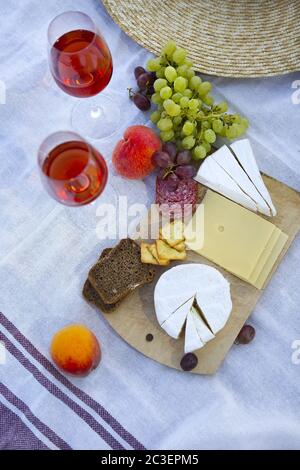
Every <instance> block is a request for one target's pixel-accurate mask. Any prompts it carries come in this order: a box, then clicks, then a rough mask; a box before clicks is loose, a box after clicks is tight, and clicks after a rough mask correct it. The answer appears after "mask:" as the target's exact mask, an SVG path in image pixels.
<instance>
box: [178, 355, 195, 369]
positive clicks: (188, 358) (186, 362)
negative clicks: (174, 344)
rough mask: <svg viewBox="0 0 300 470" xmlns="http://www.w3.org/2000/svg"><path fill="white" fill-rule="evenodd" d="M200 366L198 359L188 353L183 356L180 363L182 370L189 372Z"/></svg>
mask: <svg viewBox="0 0 300 470" xmlns="http://www.w3.org/2000/svg"><path fill="white" fill-rule="evenodd" d="M197 364H198V358H197V356H196V355H195V354H194V353H187V354H185V355H184V356H183V358H182V359H181V361H180V366H181V369H182V370H185V371H186V372H189V371H190V370H193V369H195V367H196V366H197Z"/></svg>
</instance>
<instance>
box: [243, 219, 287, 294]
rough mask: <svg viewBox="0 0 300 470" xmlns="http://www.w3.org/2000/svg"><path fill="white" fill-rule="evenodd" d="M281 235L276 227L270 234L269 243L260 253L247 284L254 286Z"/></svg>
mask: <svg viewBox="0 0 300 470" xmlns="http://www.w3.org/2000/svg"><path fill="white" fill-rule="evenodd" d="M281 233H282V232H281V230H280V229H279V228H277V227H276V229H275V230H274V232H273V233H272V236H271V239H270V240H269V243H268V244H267V246H266V248H265V249H264V251H263V252H262V255H261V256H260V258H259V260H258V262H257V264H256V266H255V268H254V269H253V271H252V273H251V275H250V277H249V282H250V283H251V284H253V285H255V282H256V280H257V278H258V277H259V276H260V274H261V272H262V270H263V269H264V266H265V264H266V263H267V261H268V259H269V257H270V256H271V254H272V251H273V250H274V248H275V246H276V243H277V242H278V240H279V238H280V235H281Z"/></svg>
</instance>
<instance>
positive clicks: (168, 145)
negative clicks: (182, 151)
mask: <svg viewBox="0 0 300 470" xmlns="http://www.w3.org/2000/svg"><path fill="white" fill-rule="evenodd" d="M162 149H163V152H167V153H168V154H169V155H170V158H171V161H172V162H175V158H176V155H177V147H176V145H175V144H174V143H173V142H165V143H164V144H163V146H162Z"/></svg>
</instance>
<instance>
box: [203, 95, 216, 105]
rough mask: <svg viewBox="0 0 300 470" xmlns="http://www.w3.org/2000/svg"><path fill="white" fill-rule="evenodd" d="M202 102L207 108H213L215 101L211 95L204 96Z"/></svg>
mask: <svg viewBox="0 0 300 470" xmlns="http://www.w3.org/2000/svg"><path fill="white" fill-rule="evenodd" d="M202 100H203V103H205V104H206V105H207V106H212V105H213V104H214V101H215V100H214V99H213V97H212V96H211V95H209V94H208V95H206V96H203V98H202Z"/></svg>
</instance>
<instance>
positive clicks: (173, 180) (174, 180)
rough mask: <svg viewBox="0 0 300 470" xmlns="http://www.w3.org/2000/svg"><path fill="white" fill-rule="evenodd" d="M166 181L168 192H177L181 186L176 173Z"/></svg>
mask: <svg viewBox="0 0 300 470" xmlns="http://www.w3.org/2000/svg"><path fill="white" fill-rule="evenodd" d="M165 181H166V188H167V190H168V191H176V189H177V188H178V185H179V178H178V176H176V175H175V173H171V174H170V175H169V176H167V178H166V179H165Z"/></svg>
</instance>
